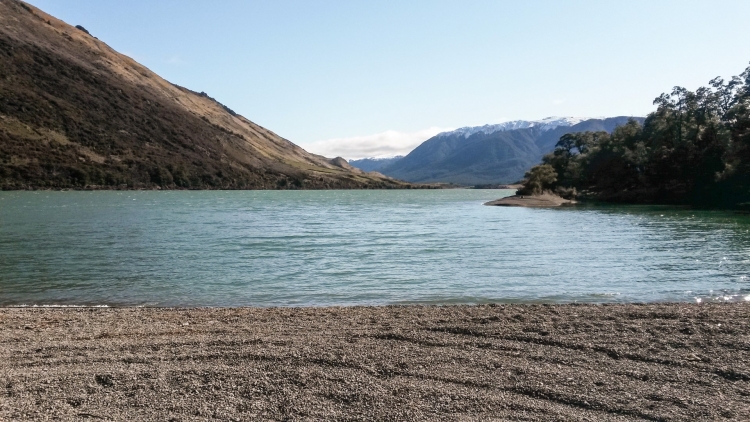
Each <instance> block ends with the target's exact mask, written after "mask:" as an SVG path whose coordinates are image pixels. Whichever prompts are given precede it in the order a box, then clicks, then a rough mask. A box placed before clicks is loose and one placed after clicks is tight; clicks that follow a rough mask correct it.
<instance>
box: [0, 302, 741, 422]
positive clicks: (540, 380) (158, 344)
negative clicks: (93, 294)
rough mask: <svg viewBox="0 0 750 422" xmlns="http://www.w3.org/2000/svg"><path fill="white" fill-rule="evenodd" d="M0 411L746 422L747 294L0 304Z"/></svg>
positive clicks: (122, 416) (111, 416) (166, 416)
mask: <svg viewBox="0 0 750 422" xmlns="http://www.w3.org/2000/svg"><path fill="white" fill-rule="evenodd" d="M0 327H1V330H0V383H1V384H0V387H1V390H0V419H2V420H51V419H56V420H174V421H177V420H180V421H192V420H195V421H197V420H211V419H214V420H268V419H272V420H282V419H283V420H373V419H376V420H492V419H499V420H506V419H512V420H592V421H600V420H643V419H646V420H716V419H724V418H730V419H735V420H749V419H750V304H748V303H738V304H702V305H697V304H652V305H551V306H546V305H533V306H531V305H528V306H527V305H498V306H492V305H485V306H448V307H421V306H406V307H351V308H275V309H255V308H236V309H144V308H140V309H138V308H122V309H101V308H98V309H90V308H84V309H30V308H26V309H0Z"/></svg>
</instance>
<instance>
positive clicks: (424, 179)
mask: <svg viewBox="0 0 750 422" xmlns="http://www.w3.org/2000/svg"><path fill="white" fill-rule="evenodd" d="M629 118H630V117H627V116H622V117H612V118H595V119H587V118H574V117H562V118H558V117H549V118H546V119H542V120H534V121H526V120H517V121H513V122H506V123H501V124H497V125H485V126H476V127H464V128H460V129H457V130H454V131H451V132H443V133H440V134H438V135H436V136H433V137H432V138H430V139H428V140H426V141H425V142H424V143H422V144H421V145H420V146H418V147H417V148H416V149H414V150H413V151H412V152H411V153H409V154H408V155H407V156H406V157H404V158H402V159H400V160H398V161H396V162H394V163H392V164H390V165H388V166H384V167H382V168H381V169H380V170H379V172H381V173H383V174H385V175H388V176H391V177H394V178H397V179H401V180H407V181H410V182H419V183H428V182H444V183H457V184H464V185H481V184H493V183H512V182H515V181H518V180H520V179H521V178H522V177H523V175H524V173H525V172H526V171H527V170H528V169H530V168H531V167H532V166H534V165H536V164H538V163H539V161H540V160H541V158H542V156H543V155H544V154H547V153H549V152H551V151H552V150H553V149H554V148H555V144H556V143H557V141H558V140H559V139H560V137H561V136H562V135H564V134H566V133H572V132H583V131H602V130H603V131H607V132H612V130H614V128H615V127H616V126H620V125H623V124H625V123H626V122H627V121H628V119H629ZM636 120H639V121H643V118H636Z"/></svg>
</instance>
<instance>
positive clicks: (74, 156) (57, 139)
mask: <svg viewBox="0 0 750 422" xmlns="http://www.w3.org/2000/svg"><path fill="white" fill-rule="evenodd" d="M406 186H408V185H407V184H404V183H402V182H399V181H396V180H392V179H390V178H387V177H384V176H382V175H379V174H375V173H373V174H367V173H365V172H363V171H361V170H359V169H356V168H353V167H351V166H349V165H348V164H347V163H346V161H345V160H343V159H341V158H338V159H333V160H331V159H328V158H325V157H322V156H319V155H315V154H311V153H308V152H307V151H305V150H303V149H302V148H300V147H298V146H297V145H295V144H293V143H292V142H290V141H288V140H286V139H284V138H282V137H280V136H278V135H277V134H275V133H273V132H272V131H270V130H268V129H266V128H263V127H261V126H259V125H257V124H255V123H253V122H252V121H250V120H248V119H246V118H245V117H243V116H240V115H239V114H237V113H235V112H234V111H232V110H231V109H230V108H229V107H227V106H225V105H223V104H221V103H220V102H218V101H217V100H215V99H214V98H212V97H211V96H209V95H208V94H206V93H204V92H195V91H192V90H190V89H187V88H184V87H181V86H177V85H174V84H172V83H169V82H168V81H166V80H164V79H162V78H161V77H159V75H156V74H155V73H153V72H151V71H150V70H149V69H147V68H146V67H144V66H142V65H141V64H139V63H137V62H136V61H134V60H133V59H131V58H129V57H127V56H125V55H122V54H119V53H118V52H116V51H115V50H113V49H112V48H110V47H109V46H108V45H107V44H105V43H104V42H102V41H100V40H99V39H97V38H96V37H94V36H93V35H92V34H90V33H89V32H88V31H86V29H85V28H83V27H82V26H77V27H73V26H71V25H68V24H67V23H65V22H63V21H61V20H58V19H56V18H54V17H52V16H50V15H48V14H46V13H44V12H43V11H41V10H39V9H37V8H35V7H33V6H31V5H29V4H27V3H24V2H22V1H19V0H2V1H0V188H2V189H36V188H56V189H57V188H78V189H81V188H85V189H112V188H130V189H134V188H146V189H154V188H162V189H175V188H191V189H279V188H281V189H289V188H292V189H299V188H315V189H317V188H391V187H406Z"/></svg>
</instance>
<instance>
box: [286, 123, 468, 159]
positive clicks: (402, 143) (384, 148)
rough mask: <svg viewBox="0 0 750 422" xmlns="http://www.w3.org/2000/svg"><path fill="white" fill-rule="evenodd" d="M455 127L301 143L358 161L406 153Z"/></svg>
mask: <svg viewBox="0 0 750 422" xmlns="http://www.w3.org/2000/svg"><path fill="white" fill-rule="evenodd" d="M448 130H453V129H452V128H440V127H431V128H428V129H423V130H419V131H416V132H398V131H395V130H387V131H385V132H381V133H376V134H374V135H365V136H353V137H351V138H334V139H327V140H325V141H317V142H311V143H308V144H303V145H300V146H301V147H303V148H305V149H306V150H308V151H310V152H312V153H315V154H320V155H323V156H326V157H344V158H346V159H347V160H356V159H360V158H367V157H378V158H380V157H393V156H395V155H406V154H408V153H409V152H411V150H413V149H414V148H416V147H418V146H419V144H421V143H422V142H424V141H426V140H428V139H430V138H432V137H433V136H435V135H437V134H438V133H440V132H445V131H448Z"/></svg>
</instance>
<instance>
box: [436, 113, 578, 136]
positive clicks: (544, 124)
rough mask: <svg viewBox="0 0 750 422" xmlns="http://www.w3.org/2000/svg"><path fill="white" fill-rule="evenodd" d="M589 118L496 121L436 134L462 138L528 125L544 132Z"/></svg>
mask: <svg viewBox="0 0 750 422" xmlns="http://www.w3.org/2000/svg"><path fill="white" fill-rule="evenodd" d="M590 119H591V118H589V117H546V118H544V119H540V120H513V121H511V122H504V123H498V124H494V125H484V126H472V127H468V126H467V127H462V128H459V129H456V130H453V131H450V132H442V133H439V134H438V135H437V136H439V137H444V136H456V135H458V136H463V137H464V138H468V137H469V136H472V135H474V134H477V133H484V134H485V135H489V134H491V133H495V132H504V131H509V130H516V129H528V128H530V127H536V128H539V129H541V130H542V131H543V132H546V131H548V130H552V129H555V128H557V127H560V126H574V125H577V124H578V123H581V122H584V121H586V120H590Z"/></svg>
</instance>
